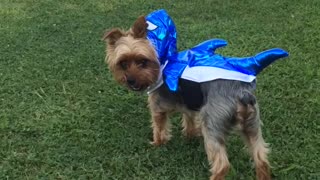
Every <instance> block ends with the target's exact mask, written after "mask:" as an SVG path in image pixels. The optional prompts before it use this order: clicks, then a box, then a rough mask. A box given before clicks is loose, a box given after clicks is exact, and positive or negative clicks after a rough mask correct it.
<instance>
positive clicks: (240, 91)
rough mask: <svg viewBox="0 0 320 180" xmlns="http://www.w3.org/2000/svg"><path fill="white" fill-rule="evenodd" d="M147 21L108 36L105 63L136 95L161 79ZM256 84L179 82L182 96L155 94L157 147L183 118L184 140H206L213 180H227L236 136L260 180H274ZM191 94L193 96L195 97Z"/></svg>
mask: <svg viewBox="0 0 320 180" xmlns="http://www.w3.org/2000/svg"><path fill="white" fill-rule="evenodd" d="M147 26H148V24H147V23H146V19H145V17H144V16H141V17H139V18H138V19H137V20H136V21H135V22H134V24H133V26H132V27H131V28H130V29H129V30H128V31H123V30H121V29H118V28H114V29H112V30H110V31H106V33H105V34H104V36H103V40H104V41H106V45H107V48H106V54H107V55H106V63H107V64H108V67H109V70H110V71H111V73H112V74H113V77H114V78H115V80H116V81H117V82H118V83H120V84H121V85H123V86H125V87H127V88H129V89H130V90H132V91H138V92H143V91H145V90H146V89H147V88H148V87H150V86H153V85H154V84H155V83H157V82H158V81H159V79H160V78H161V67H160V64H159V60H158V58H157V53H156V50H155V49H154V47H153V46H152V44H151V43H150V42H149V40H148V39H147V38H146V34H147ZM254 89H255V81H253V82H251V83H249V82H241V81H236V80H222V79H219V80H213V81H209V82H203V83H194V82H190V81H188V80H183V79H180V82H179V91H178V92H176V93H173V92H171V91H169V90H168V88H167V87H166V85H165V84H162V85H161V86H160V87H158V88H156V89H155V90H154V91H152V92H151V93H150V94H149V96H148V104H149V109H150V112H151V117H152V129H153V141H152V142H151V143H152V144H153V145H154V146H159V145H162V144H165V143H166V142H168V141H169V140H170V138H171V130H170V122H169V118H168V117H169V115H170V114H171V113H172V112H180V113H182V121H183V123H182V124H183V134H185V135H186V136H187V137H192V136H199V135H201V136H202V137H203V139H204V144H205V150H206V153H207V157H208V161H209V164H210V166H211V169H210V171H211V173H212V175H211V177H210V179H211V180H220V179H224V177H225V176H226V174H227V173H228V170H229V167H230V163H229V160H228V157H227V153H226V145H225V144H226V137H227V136H228V134H229V133H230V132H231V131H232V130H233V129H237V132H239V134H240V135H241V136H242V137H243V139H244V141H245V143H246V145H247V146H248V148H249V150H250V153H251V156H252V158H253V160H254V164H255V169H256V177H257V179H259V180H268V179H271V175H270V166H269V162H268V159H267V154H268V152H269V149H268V145H267V143H265V141H264V139H263V136H262V131H261V125H262V122H261V120H260V115H259V106H258V103H257V101H256V97H255V95H254ZM190 92H192V93H190Z"/></svg>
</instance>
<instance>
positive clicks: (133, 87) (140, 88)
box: [129, 85, 146, 91]
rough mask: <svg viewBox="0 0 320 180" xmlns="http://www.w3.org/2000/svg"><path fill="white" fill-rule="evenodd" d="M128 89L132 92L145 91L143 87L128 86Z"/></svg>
mask: <svg viewBox="0 0 320 180" xmlns="http://www.w3.org/2000/svg"><path fill="white" fill-rule="evenodd" d="M129 88H130V89H131V90H133V91H143V90H145V89H146V88H145V87H144V86H130V85H129Z"/></svg>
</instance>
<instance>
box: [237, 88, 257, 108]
mask: <svg viewBox="0 0 320 180" xmlns="http://www.w3.org/2000/svg"><path fill="white" fill-rule="evenodd" d="M239 101H240V103H241V104H242V105H243V106H248V105H251V106H254V105H255V104H256V103H257V101H256V97H255V96H254V95H253V94H252V93H251V92H249V91H243V92H242V93H241V95H240V97H239Z"/></svg>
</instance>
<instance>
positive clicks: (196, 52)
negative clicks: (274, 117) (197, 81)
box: [146, 10, 288, 92]
mask: <svg viewBox="0 0 320 180" xmlns="http://www.w3.org/2000/svg"><path fill="white" fill-rule="evenodd" d="M146 20H147V21H149V22H151V23H153V24H154V25H156V26H157V28H156V29H154V30H149V31H148V34H147V38H148V39H149V41H150V42H151V43H152V44H153V45H154V47H155V49H156V51H157V53H158V58H159V61H160V64H161V65H163V64H165V62H166V61H168V62H167V65H166V66H165V68H164V69H163V72H162V74H163V78H164V82H165V83H166V85H167V86H168V88H169V89H170V90H171V91H173V92H175V91H177V90H178V83H179V78H180V77H181V75H182V73H183V71H184V69H185V68H186V67H187V66H190V67H194V66H211V67H217V68H222V69H226V70H230V71H237V72H241V73H243V74H247V75H254V76H256V75H257V74H259V73H260V72H261V71H262V70H263V69H264V68H266V67H267V66H268V65H270V64H271V63H273V62H274V61H276V60H277V59H280V58H283V57H286V56H288V53H287V52H286V51H284V50H282V49H279V48H275V49H270V50H267V51H263V52H261V53H259V54H257V55H255V56H251V57H243V58H238V57H224V56H222V55H219V54H215V50H216V49H217V48H220V47H224V46H226V45H227V42H226V41H225V40H222V39H211V40H208V41H205V42H203V43H201V44H199V45H197V46H195V47H193V48H191V49H187V50H185V51H181V52H177V46H176V42H177V32H176V28H175V25H174V22H173V21H172V19H171V18H170V16H169V15H168V14H167V12H166V11H165V10H158V11H155V12H153V13H151V14H149V15H148V16H147V17H146Z"/></svg>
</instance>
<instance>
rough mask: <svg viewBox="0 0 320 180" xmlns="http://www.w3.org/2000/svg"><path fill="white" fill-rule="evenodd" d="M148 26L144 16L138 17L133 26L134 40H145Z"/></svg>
mask: <svg viewBox="0 0 320 180" xmlns="http://www.w3.org/2000/svg"><path fill="white" fill-rule="evenodd" d="M147 27H148V24H147V22H146V18H145V17H144V16H140V17H138V19H137V20H136V21H135V22H134V24H133V26H132V33H133V37H134V38H145V37H146V35H147Z"/></svg>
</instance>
